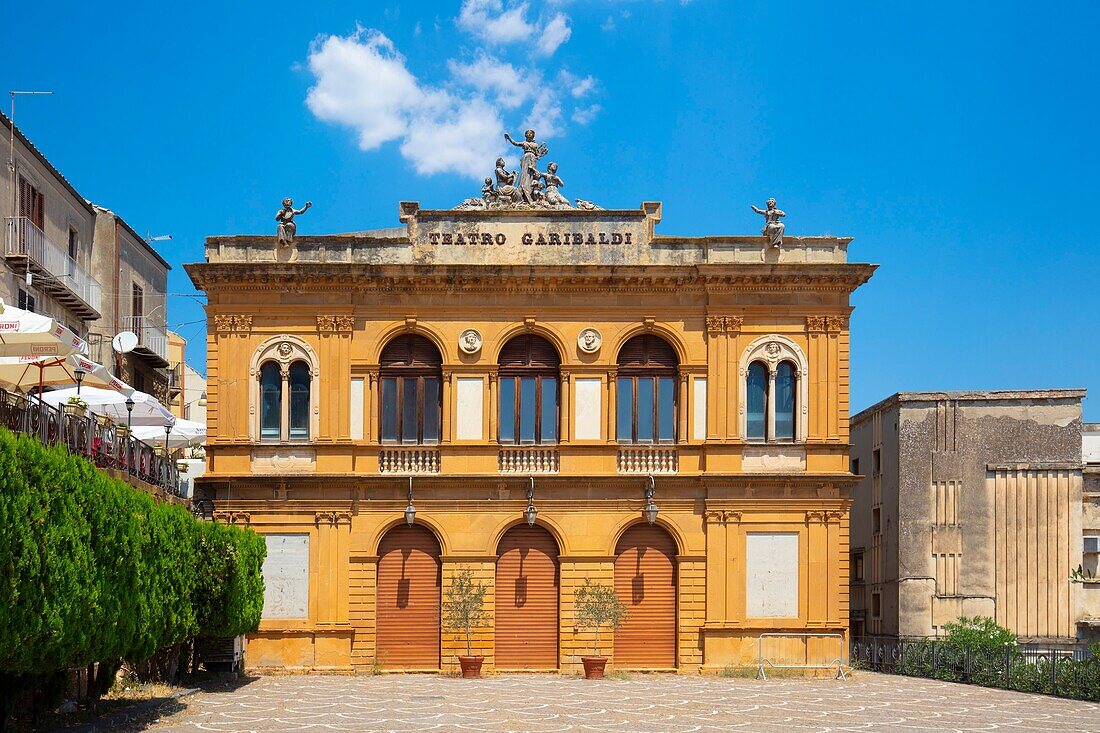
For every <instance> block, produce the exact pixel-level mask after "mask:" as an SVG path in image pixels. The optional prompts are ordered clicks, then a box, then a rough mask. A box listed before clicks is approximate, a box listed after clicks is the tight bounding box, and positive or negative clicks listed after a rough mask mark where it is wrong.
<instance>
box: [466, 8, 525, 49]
mask: <svg viewBox="0 0 1100 733" xmlns="http://www.w3.org/2000/svg"><path fill="white" fill-rule="evenodd" d="M458 27H459V28H461V29H462V30H464V31H466V32H467V33H469V34H471V35H473V36H476V37H478V38H480V39H482V40H483V41H485V42H486V43H490V44H498V45H499V44H505V43H515V42H516V41H522V40H525V39H527V38H530V37H531V36H532V35H534V33H535V26H534V25H533V24H531V23H528V22H527V3H525V2H524V3H519V4H517V5H512V7H510V8H508V10H505V9H504V3H503V2H502V0H463V3H462V9H461V10H460V11H459V13H458Z"/></svg>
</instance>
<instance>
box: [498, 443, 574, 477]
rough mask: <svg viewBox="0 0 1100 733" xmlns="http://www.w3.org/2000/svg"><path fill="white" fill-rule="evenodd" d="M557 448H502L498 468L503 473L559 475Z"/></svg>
mask: <svg viewBox="0 0 1100 733" xmlns="http://www.w3.org/2000/svg"><path fill="white" fill-rule="evenodd" d="M559 463H560V462H559V459H558V449H557V448H501V449H500V452H499V453H498V454H497V468H498V469H499V470H500V472H501V473H522V474H531V473H557V472H558V466H559Z"/></svg>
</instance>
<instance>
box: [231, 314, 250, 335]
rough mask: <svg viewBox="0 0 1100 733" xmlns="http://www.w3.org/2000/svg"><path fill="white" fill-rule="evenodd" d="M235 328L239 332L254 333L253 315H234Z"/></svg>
mask: <svg viewBox="0 0 1100 733" xmlns="http://www.w3.org/2000/svg"><path fill="white" fill-rule="evenodd" d="M233 330H234V331H236V332H237V333H252V316H250V315H239V316H233Z"/></svg>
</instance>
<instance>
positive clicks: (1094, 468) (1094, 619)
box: [1076, 422, 1100, 640]
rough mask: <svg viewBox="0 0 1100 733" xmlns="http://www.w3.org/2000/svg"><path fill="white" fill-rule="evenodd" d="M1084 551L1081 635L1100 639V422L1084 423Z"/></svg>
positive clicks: (1079, 594)
mask: <svg viewBox="0 0 1100 733" xmlns="http://www.w3.org/2000/svg"><path fill="white" fill-rule="evenodd" d="M1081 460H1082V463H1083V468H1082V471H1083V474H1084V475H1083V484H1084V496H1083V500H1082V512H1081V514H1082V521H1081V524H1082V531H1083V541H1082V544H1083V553H1082V557H1081V573H1080V576H1079V577H1078V581H1079V582H1078V583H1077V584H1076V588H1077V609H1078V614H1079V619H1078V622H1077V626H1078V635H1079V636H1081V637H1083V638H1087V639H1090V640H1093V639H1097V638H1100V423H1095V422H1094V423H1085V424H1084V425H1082V426H1081Z"/></svg>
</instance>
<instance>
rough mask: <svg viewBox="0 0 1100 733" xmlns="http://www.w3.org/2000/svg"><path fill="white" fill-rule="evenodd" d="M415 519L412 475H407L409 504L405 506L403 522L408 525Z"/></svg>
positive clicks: (411, 524)
mask: <svg viewBox="0 0 1100 733" xmlns="http://www.w3.org/2000/svg"><path fill="white" fill-rule="evenodd" d="M415 521H416V507H414V506H413V477H412V476H409V505H408V506H406V507H405V524H407V525H409V526H410V527H411V526H413V523H414V522H415Z"/></svg>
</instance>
